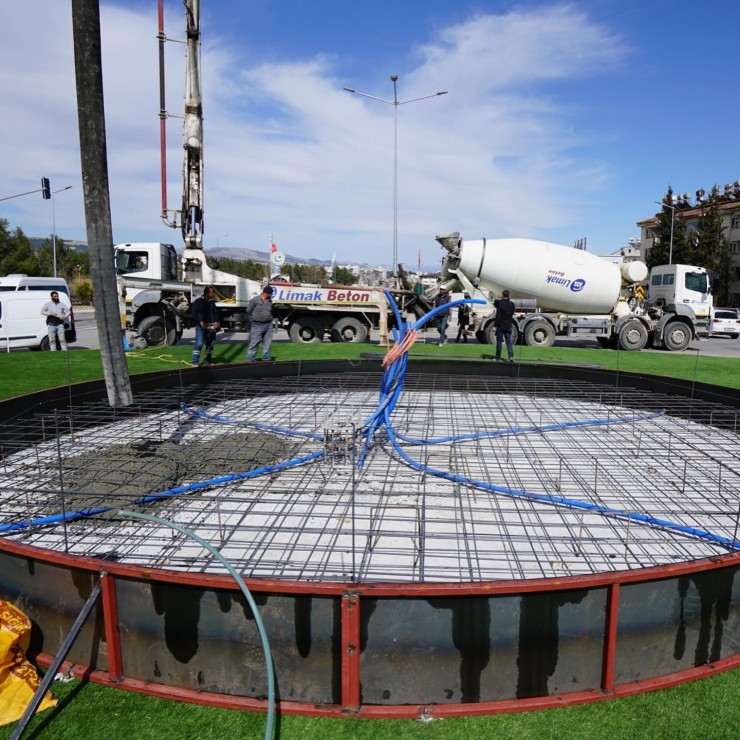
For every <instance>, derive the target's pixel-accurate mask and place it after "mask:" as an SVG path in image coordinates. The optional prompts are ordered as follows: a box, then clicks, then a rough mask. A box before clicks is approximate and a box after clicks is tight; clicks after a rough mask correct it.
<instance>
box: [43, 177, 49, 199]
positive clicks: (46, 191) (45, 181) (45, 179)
mask: <svg viewBox="0 0 740 740" xmlns="http://www.w3.org/2000/svg"><path fill="white" fill-rule="evenodd" d="M41 197H42V198H43V199H44V200H49V199H50V198H51V186H50V185H49V178H48V177H42V178H41Z"/></svg>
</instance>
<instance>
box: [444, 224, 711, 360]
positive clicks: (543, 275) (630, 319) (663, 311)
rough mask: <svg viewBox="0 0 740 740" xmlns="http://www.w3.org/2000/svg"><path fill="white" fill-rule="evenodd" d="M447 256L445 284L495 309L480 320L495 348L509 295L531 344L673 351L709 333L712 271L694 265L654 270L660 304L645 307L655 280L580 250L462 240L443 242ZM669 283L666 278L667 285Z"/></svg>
mask: <svg viewBox="0 0 740 740" xmlns="http://www.w3.org/2000/svg"><path fill="white" fill-rule="evenodd" d="M437 241H438V242H439V243H440V244H441V245H442V246H443V247H444V248H445V250H446V252H447V253H446V254H445V256H444V260H443V263H442V278H441V280H442V284H443V285H445V286H446V287H447V288H448V289H450V290H462V291H463V292H464V293H466V294H467V295H469V296H470V297H472V298H482V299H484V300H487V301H488V306H487V307H486V308H485V309H484V310H483V311H479V310H477V311H476V312H475V316H474V319H473V320H474V322H475V324H474V325H475V329H476V337H477V338H478V340H479V341H481V342H488V343H493V342H494V341H495V338H494V337H495V334H494V327H493V307H492V305H491V302H490V301H491V298H492V297H496V296H499V295H501V293H502V291H503V290H505V289H508V290H509V291H510V292H511V298H512V300H513V301H514V303H515V304H516V305H517V313H516V314H515V324H514V328H513V333H514V334H515V335H516V336H517V337H518V339H519V340H520V341H522V342H524V343H525V344H528V345H533V346H540V347H548V346H552V344H553V343H554V342H555V338H556V337H557V336H582V337H585V338H588V337H590V338H594V339H596V340H597V341H598V342H599V343H600V344H602V345H605V346H613V347H617V346H618V347H621V348H622V349H625V350H640V349H643V348H644V347H646V346H653V347H663V348H665V349H668V350H672V351H680V350H683V349H686V347H687V346H688V344H689V342H691V340H692V339H694V338H696V337H697V336H698V335H702V334H706V333H707V332H708V329H709V321H708V317H709V314H710V312H711V295H710V294H709V281H708V276H707V271H706V270H705V269H704V268H701V267H694V266H689V265H664V266H661V267H658V268H654V270H653V272H652V274H651V284H652V281H653V280H656V279H657V278H656V276H660V285H661V288H664V287H666V286H670V289H667V287H666V289H665V290H662V291H661V295H660V299H659V300H651V296H650V292H649V291H648V300H640V291H636V290H635V288H636V286H638V285H642V283H643V282H644V281H645V279H646V278H647V277H648V270H647V267H646V266H645V264H644V263H643V262H639V261H632V262H625V263H622V264H621V265H616V264H614V263H611V262H609V261H607V260H605V259H603V258H601V257H597V256H595V255H592V254H589V253H588V252H586V251H584V250H581V249H573V248H571V247H566V246H562V245H560V244H552V243H549V242H543V241H536V240H533V239H477V240H463V239H462V238H461V237H460V234H459V233H458V232H453V233H451V234H447V235H445V236H438V237H437ZM664 276H665V277H664Z"/></svg>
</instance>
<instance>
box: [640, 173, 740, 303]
mask: <svg viewBox="0 0 740 740" xmlns="http://www.w3.org/2000/svg"><path fill="white" fill-rule="evenodd" d="M705 197H706V195H705V193H704V191H703V190H697V191H696V196H695V198H694V203H693V204H692V198H691V195H690V194H689V193H683V194H682V195H678V196H674V199H675V204H674V205H673V207H674V208H675V211H674V215H676V214H680V215H681V217H682V218H683V220H684V222H685V223H686V230H687V231H692V230H693V229H695V228H696V226H697V224H698V223H699V217H700V216H701V212H702V199H704V198H705ZM719 212H720V215H721V216H722V225H723V227H724V233H725V236H726V237H727V241H728V242H729V244H730V253H731V254H732V266H733V269H734V279H733V281H732V283H731V284H730V302H731V304H732V305H733V306H740V180H736V181H735V182H734V183H732V184H731V185H725V187H724V192H723V195H722V202H721V203H720V204H719ZM657 223H658V217H657V216H651V217H650V218H646V219H644V220H642V221H638V222H637V225H638V226H639V227H640V252H641V254H642V256H643V259H646V258H647V254H648V253H649V251H650V249H652V247H653V243H654V239H655V234H654V230H653V229H654V227H655V225H656V224H657Z"/></svg>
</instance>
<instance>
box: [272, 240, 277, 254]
mask: <svg viewBox="0 0 740 740" xmlns="http://www.w3.org/2000/svg"><path fill="white" fill-rule="evenodd" d="M270 251H271V252H277V244H275V242H273V243H272V249H270Z"/></svg>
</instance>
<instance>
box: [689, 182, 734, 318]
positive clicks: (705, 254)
mask: <svg viewBox="0 0 740 740" xmlns="http://www.w3.org/2000/svg"><path fill="white" fill-rule="evenodd" d="M722 200H723V199H722V196H721V194H720V190H719V188H718V187H717V186H716V185H715V186H714V187H713V188H712V192H711V193H710V195H709V198H708V199H707V200H705V201H703V203H702V208H701V214H700V215H699V222H698V224H697V226H696V229H695V230H694V231H693V232H692V234H691V241H692V243H693V254H692V257H693V264H696V265H701V266H702V267H706V268H707V269H709V270H712V271H714V272H715V273H716V274H717V287H716V290H715V293H716V297H715V303H717V304H719V305H723V304H727V303H729V301H730V283H731V282H732V278H733V275H732V255H731V254H730V244H729V241H728V239H727V237H726V236H725V231H724V227H723V225H722V215H721V214H720V210H719V204H720V202H721V201H722Z"/></svg>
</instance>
